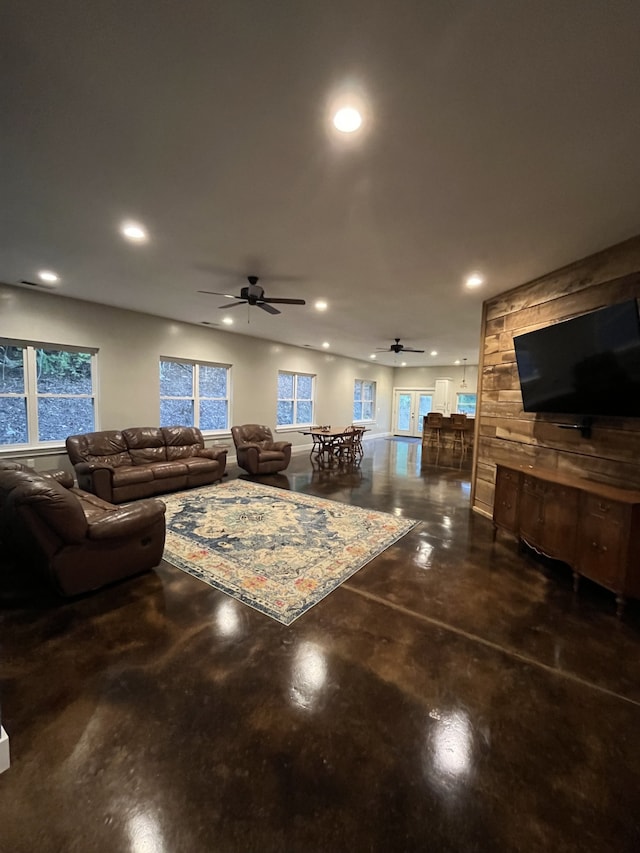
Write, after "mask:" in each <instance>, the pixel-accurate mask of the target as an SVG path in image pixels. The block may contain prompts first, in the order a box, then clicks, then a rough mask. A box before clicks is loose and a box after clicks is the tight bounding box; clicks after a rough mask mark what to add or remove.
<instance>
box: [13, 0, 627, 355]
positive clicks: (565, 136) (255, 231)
mask: <svg viewBox="0 0 640 853" xmlns="http://www.w3.org/2000/svg"><path fill="white" fill-rule="evenodd" d="M0 15H1V18H0V31H1V32H2V40H3V51H2V58H1V67H0V95H1V97H2V103H3V107H2V125H3V127H2V148H1V151H0V154H1V158H2V159H1V173H0V187H1V189H0V198H1V208H2V209H1V211H0V215H1V219H0V280H1V281H4V282H6V283H8V284H15V283H17V282H19V281H20V280H21V279H27V280H37V279H35V276H36V273H37V271H38V270H39V269H42V268H49V269H53V270H55V271H57V272H58V273H59V274H60V276H61V282H60V284H59V285H58V286H57V288H56V289H55V292H57V293H59V294H60V295H65V296H73V297H77V298H81V299H87V300H91V301H95V302H101V303H105V304H109V305H116V306H121V307H124V308H131V309H134V310H140V311H147V312H150V313H154V314H158V315H161V316H165V317H170V318H173V319H179V320H184V321H187V322H192V323H198V322H201V321H203V320H208V321H210V322H211V323H219V322H220V321H221V319H222V317H223V316H225V313H228V314H230V315H232V316H233V317H234V320H235V325H234V326H233V327H232V330H233V331H235V332H238V333H240V334H250V335H254V336H257V337H262V338H270V339H274V340H280V341H283V342H286V343H291V344H297V345H311V346H313V347H318V348H319V347H320V345H321V343H322V342H323V341H329V342H330V343H331V350H332V351H333V352H336V353H340V354H344V355H348V356H352V357H356V358H363V359H366V358H368V356H369V354H370V353H371V352H373V351H374V350H375V348H376V347H382V346H387V345H388V344H390V343H391V342H392V340H393V338H395V337H400V338H401V339H402V341H403V343H405V344H407V345H408V346H413V347H416V348H421V349H426V350H427V353H426V354H425V355H424V356H421V355H408V356H407V357H406V359H405V360H406V361H407V362H408V363H409V364H411V365H423V364H451V363H452V362H453V361H454V359H456V358H468V359H469V362H470V363H473V362H475V361H477V350H478V340H479V329H480V313H481V304H482V300H483V299H485V298H487V297H488V296H490V295H493V294H495V293H498V292H501V291H504V290H507V289H509V288H511V287H514V286H515V285H518V284H520V283H523V282H525V281H528V280H530V279H532V278H535V277H537V276H539V275H541V274H543V273H545V272H547V271H550V270H552V269H555V268H557V267H559V266H562V265H564V264H566V263H568V262H571V261H572V260H575V259H578V258H580V257H584V256H585V255H588V254H590V253H592V252H594V251H597V250H599V249H602V248H604V247H606V246H609V245H611V244H613V243H616V242H618V241H620V240H623V239H626V238H628V237H631V236H633V235H634V234H636V233H638V231H640V227H639V224H640V153H639V151H640V149H639V147H638V138H639V132H640V60H639V56H640V51H639V49H638V35H639V34H640V3H638V2H637V0H629V2H622V0H609V2H604V0H602V2H598V0H590V2H589V0H563V2H561V3H559V2H557V0H535V2H530V0H522V1H520V0H485V2H482V3H480V2H478V0H468V2H465V0H461V1H460V2H455V0H438V2H434V1H433V0H393V2H392V0H387V1H386V2H380V0H340V2H335V3H331V2H328V0H325V2H318V0H274V2H266V0H224V2H220V1H218V2H216V0H187V2H179V0H135V2H132V0H126V1H125V0H85V2H84V3H81V2H79V0H55V2H51V0H43V2H33V0H4V3H3V4H2V11H1V12H0ZM345 95H348V96H350V97H355V98H358V99H359V103H360V105H361V108H362V109H363V110H364V113H365V122H364V125H363V129H362V130H361V131H360V132H359V133H358V134H355V135H353V136H345V135H343V136H340V135H339V134H337V133H335V132H334V133H332V132H331V126H330V123H329V116H330V115H331V110H332V108H333V106H334V104H335V102H336V101H337V100H340V98H342V97H344V96H345ZM124 218H133V219H138V220H140V221H141V222H143V223H144V224H145V225H146V226H147V228H148V229H149V232H150V236H151V239H150V241H149V243H148V244H147V245H145V246H133V245H131V244H129V243H126V242H125V241H123V240H122V238H121V237H120V235H119V233H118V225H119V223H120V221H121V220H122V219H124ZM205 267H209V268H211V269H213V270H217V271H210V272H206V271H205V270H204V269H203V268H205ZM224 270H230V271H231V272H229V273H227V272H224ZM473 270H480V271H482V272H483V273H484V274H485V275H486V278H487V283H486V286H485V287H484V288H482V289H481V290H478V291H475V292H473V293H471V292H468V291H466V290H465V288H464V284H463V282H464V278H465V276H466V275H467V274H468V273H469V272H471V271H473ZM250 273H251V274H259V275H264V276H267V275H269V276H270V278H269V279H268V280H266V279H265V281H264V282H263V283H264V286H265V291H266V295H267V296H292V297H298V298H303V299H306V300H307V305H306V306H304V307H294V306H289V307H287V306H283V312H282V314H281V315H280V316H278V317H272V316H269V315H268V314H266V313H265V312H263V311H261V310H260V309H258V308H252V309H251V310H250V312H248V310H247V308H246V307H245V306H242V307H238V308H234V309H231V310H230V311H229V312H222V311H219V310H218V306H219V305H221V304H223V303H224V302H225V300H224V298H220V297H215V296H205V295H202V294H199V293H198V292H197V291H198V290H202V289H205V290H219V291H229V290H232V291H233V292H238V291H239V288H240V287H241V286H242V284H243V283H244V282H243V278H242V276H243V275H244V274H250ZM52 292H53V291H52ZM317 298H325V299H326V300H327V301H328V302H329V306H330V307H329V310H328V311H327V312H326V313H324V314H319V313H317V312H316V311H314V309H313V307H312V303H313V301H314V300H315V299H317ZM248 315H249V319H250V322H249V323H247V317H248ZM0 322H1V318H0ZM223 328H225V327H223ZM0 334H1V325H0ZM431 349H436V350H437V351H438V353H439V354H438V356H437V357H432V356H430V355H429V351H430V350H431ZM380 360H381V361H382V362H383V363H387V364H392V365H393V364H397V363H398V358H397V357H395V356H393V355H392V354H388V355H382V356H381V357H380Z"/></svg>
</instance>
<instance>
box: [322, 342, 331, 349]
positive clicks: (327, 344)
mask: <svg viewBox="0 0 640 853" xmlns="http://www.w3.org/2000/svg"><path fill="white" fill-rule="evenodd" d="M322 346H323V347H324V349H329V346H330V344H329V341H324V342H323V344H322Z"/></svg>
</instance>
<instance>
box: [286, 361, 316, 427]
mask: <svg viewBox="0 0 640 853" xmlns="http://www.w3.org/2000/svg"><path fill="white" fill-rule="evenodd" d="M313 386H314V377H313V376H311V375H310V374H308V373H286V372H284V371H279V372H278V426H298V425H303V424H304V425H309V424H312V423H313Z"/></svg>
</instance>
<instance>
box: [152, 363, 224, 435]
mask: <svg viewBox="0 0 640 853" xmlns="http://www.w3.org/2000/svg"><path fill="white" fill-rule="evenodd" d="M230 370H231V368H230V367H228V366H227V365H220V364H201V363H199V362H193V361H175V360H171V361H169V360H168V359H161V360H160V426H174V425H178V424H180V425H183V426H195V427H198V428H199V429H201V430H204V431H215V430H228V429H229V385H230V382H229V374H230Z"/></svg>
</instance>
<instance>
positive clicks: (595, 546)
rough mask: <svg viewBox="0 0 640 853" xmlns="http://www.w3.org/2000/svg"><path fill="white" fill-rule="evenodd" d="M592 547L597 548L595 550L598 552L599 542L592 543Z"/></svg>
mask: <svg viewBox="0 0 640 853" xmlns="http://www.w3.org/2000/svg"><path fill="white" fill-rule="evenodd" d="M591 547H592V548H595V549H596V550H597V548H598V543H597V542H592V543H591Z"/></svg>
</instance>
